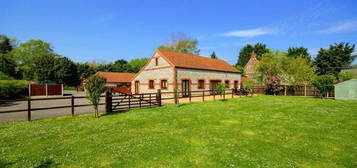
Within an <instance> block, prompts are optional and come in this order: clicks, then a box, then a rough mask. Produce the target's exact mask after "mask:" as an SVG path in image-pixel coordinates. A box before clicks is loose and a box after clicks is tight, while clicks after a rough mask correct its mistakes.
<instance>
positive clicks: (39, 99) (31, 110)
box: [0, 96, 105, 121]
mask: <svg viewBox="0 0 357 168" xmlns="http://www.w3.org/2000/svg"><path fill="white" fill-rule="evenodd" d="M101 97H105V96H101ZM60 99H62V100H63V99H68V100H71V101H70V102H71V103H70V104H69V105H63V106H53V107H41V108H33V107H32V106H31V103H32V102H34V101H41V102H43V103H46V102H45V101H48V100H60ZM78 99H86V97H85V96H66V97H48V98H47V97H46V98H30V97H28V98H27V99H16V100H0V103H13V102H23V101H26V102H27V108H25V109H16V110H4V111H0V114H5V113H17V112H27V120H28V121H31V114H32V112H33V111H39V110H51V109H64V108H71V115H72V116H74V115H75V108H76V107H85V106H92V104H75V100H78ZM99 105H105V103H99Z"/></svg>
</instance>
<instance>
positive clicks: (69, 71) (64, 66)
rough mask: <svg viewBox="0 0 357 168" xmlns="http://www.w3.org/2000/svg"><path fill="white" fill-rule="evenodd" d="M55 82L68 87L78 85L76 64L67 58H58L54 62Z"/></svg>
mask: <svg viewBox="0 0 357 168" xmlns="http://www.w3.org/2000/svg"><path fill="white" fill-rule="evenodd" d="M55 80H56V82H57V83H62V84H65V85H68V86H77V85H78V84H80V80H79V75H78V72H77V66H76V64H75V63H74V62H73V61H71V60H70V59H68V58H67V57H60V58H57V59H56V60H55Z"/></svg>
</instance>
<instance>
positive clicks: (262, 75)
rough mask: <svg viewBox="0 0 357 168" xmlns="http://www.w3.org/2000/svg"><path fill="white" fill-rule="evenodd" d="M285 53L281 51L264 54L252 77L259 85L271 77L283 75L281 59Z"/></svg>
mask: <svg viewBox="0 0 357 168" xmlns="http://www.w3.org/2000/svg"><path fill="white" fill-rule="evenodd" d="M285 57H286V53H284V52H281V51H271V52H268V53H266V54H264V56H263V58H262V59H261V61H260V62H259V63H258V64H257V65H256V66H255V72H256V74H255V75H254V76H255V78H256V80H257V81H258V82H259V83H262V84H266V83H267V81H268V79H269V78H271V77H273V76H278V77H281V76H282V74H283V65H282V64H283V63H284V62H283V59H284V58H285Z"/></svg>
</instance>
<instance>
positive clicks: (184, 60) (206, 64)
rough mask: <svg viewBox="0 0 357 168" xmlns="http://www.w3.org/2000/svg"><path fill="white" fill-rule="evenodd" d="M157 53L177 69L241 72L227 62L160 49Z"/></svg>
mask: <svg viewBox="0 0 357 168" xmlns="http://www.w3.org/2000/svg"><path fill="white" fill-rule="evenodd" d="M157 51H158V52H159V53H160V55H162V56H163V57H165V58H167V59H168V61H169V62H170V63H171V64H173V65H174V66H175V67H181V68H191V69H204V70H213V71H224V72H239V71H238V70H237V69H236V68H234V67H233V66H232V65H230V64H228V63H227V62H226V61H223V60H219V59H212V58H207V57H202V56H197V55H191V54H183V53H177V52H171V51H166V50H163V49H158V50H157Z"/></svg>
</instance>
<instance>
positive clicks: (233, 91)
mask: <svg viewBox="0 0 357 168" xmlns="http://www.w3.org/2000/svg"><path fill="white" fill-rule="evenodd" d="M233 94H234V89H232V99H233V96H234V95H233Z"/></svg>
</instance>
